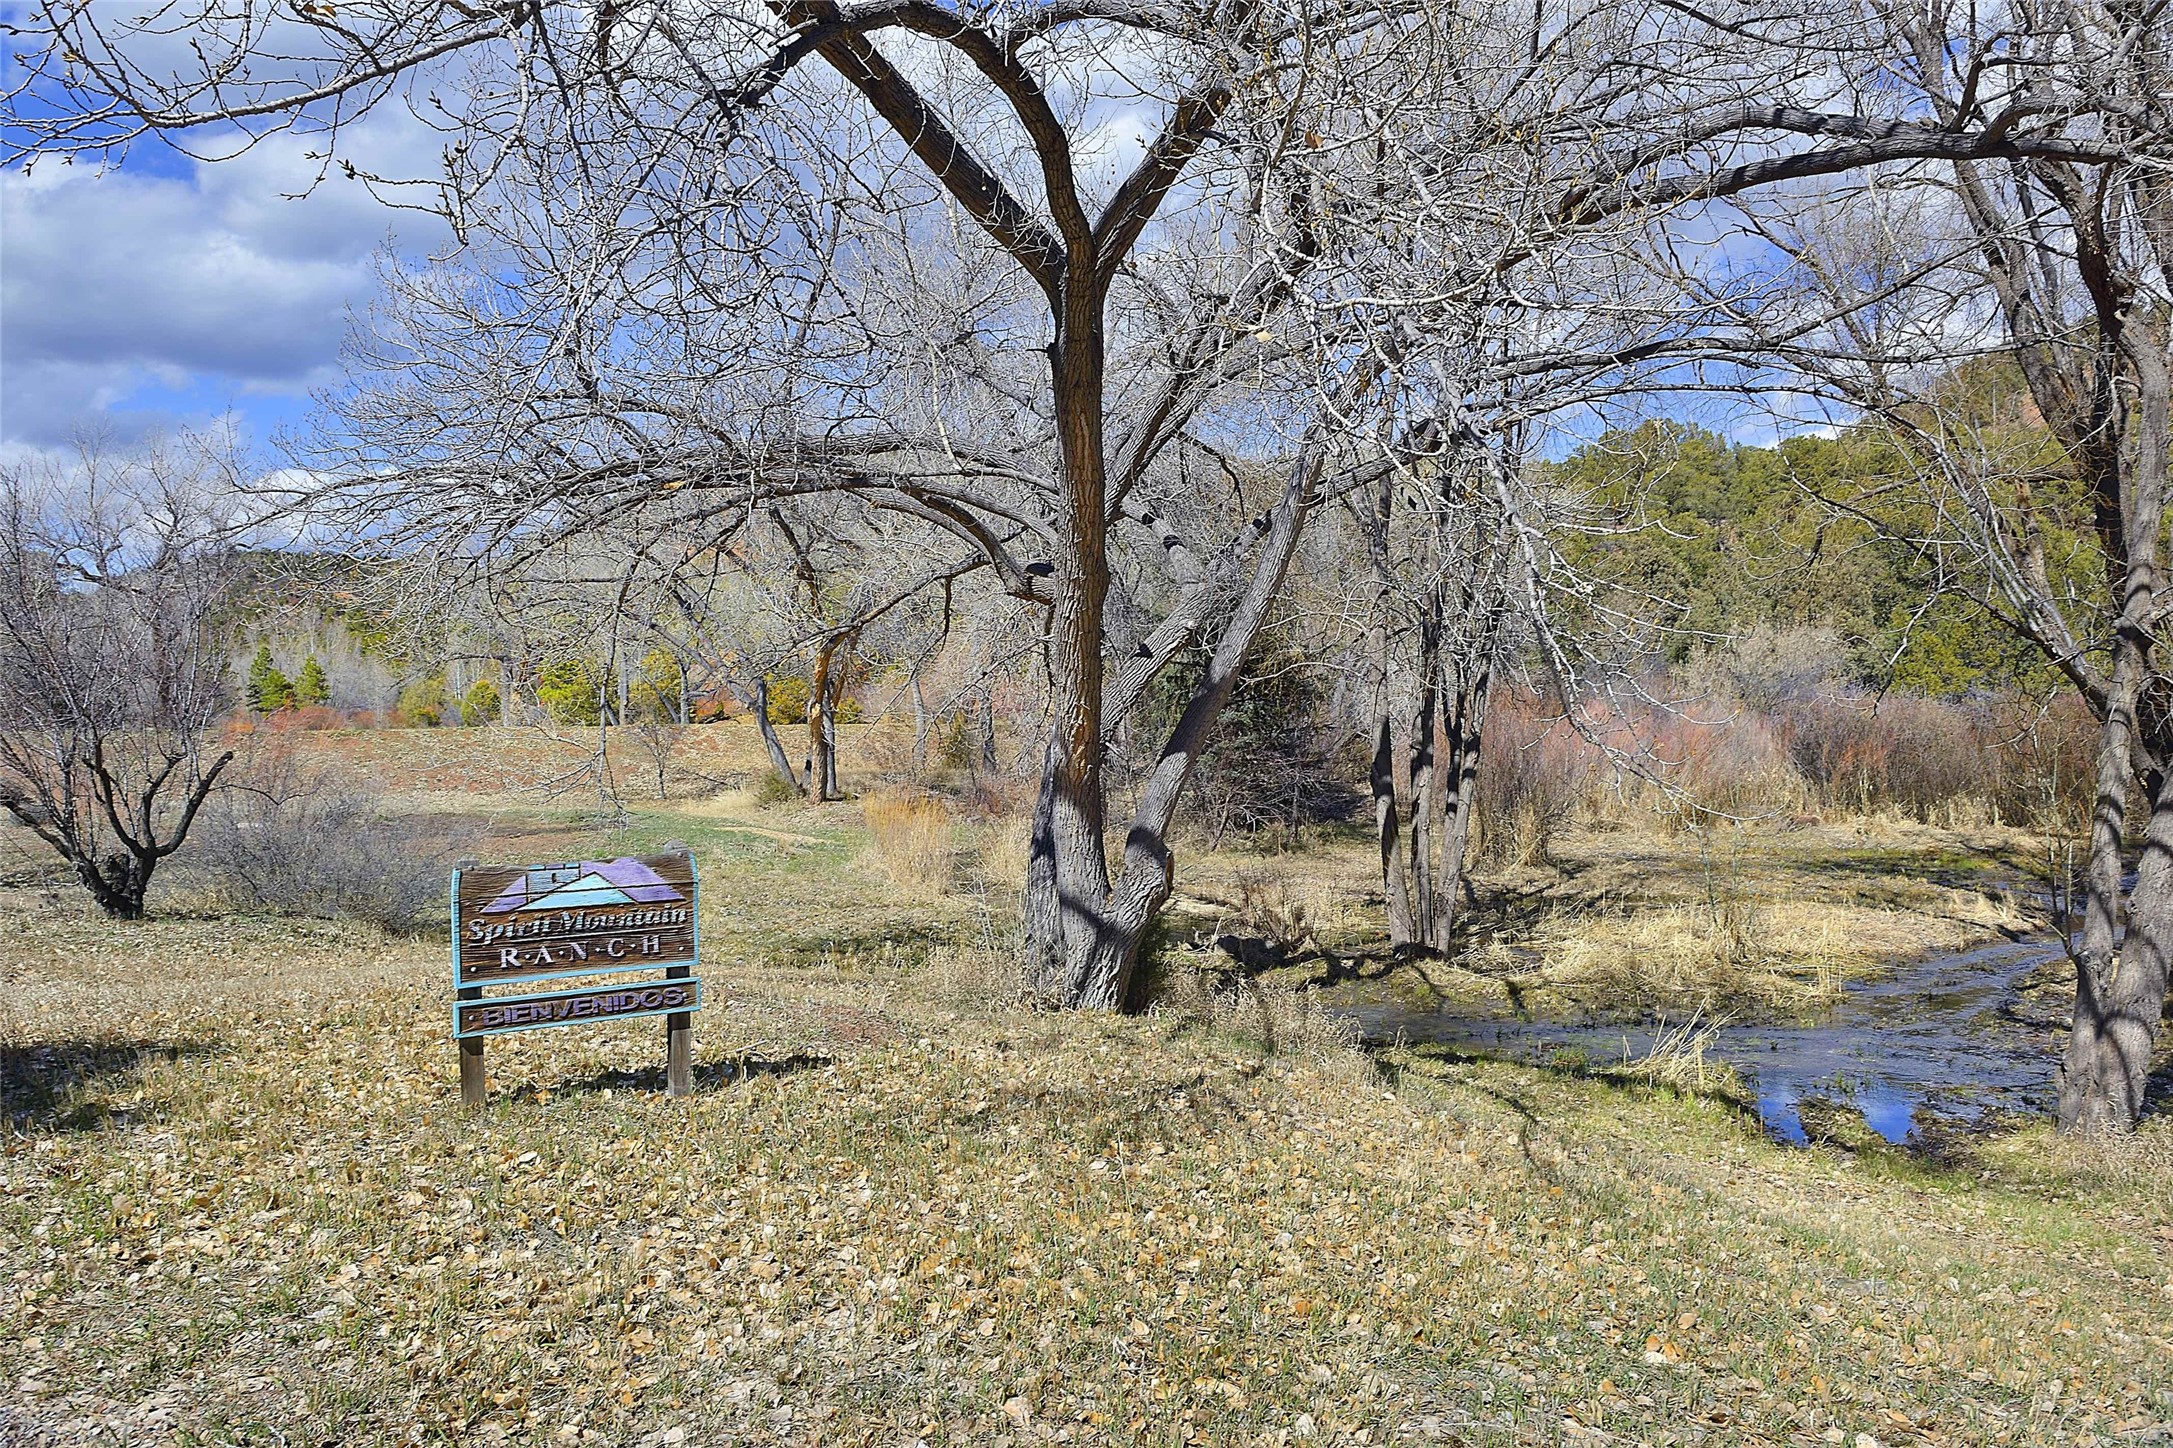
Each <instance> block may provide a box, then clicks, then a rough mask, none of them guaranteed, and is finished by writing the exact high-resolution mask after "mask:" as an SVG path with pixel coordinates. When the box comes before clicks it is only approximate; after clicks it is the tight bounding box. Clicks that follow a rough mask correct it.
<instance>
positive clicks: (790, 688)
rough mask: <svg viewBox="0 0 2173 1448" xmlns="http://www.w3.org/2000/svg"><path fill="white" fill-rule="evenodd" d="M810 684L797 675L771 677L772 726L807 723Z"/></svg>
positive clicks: (770, 709) (770, 710)
mask: <svg viewBox="0 0 2173 1448" xmlns="http://www.w3.org/2000/svg"><path fill="white" fill-rule="evenodd" d="M807 696H808V683H807V680H805V679H802V678H800V677H798V676H796V675H792V674H785V675H778V674H772V675H770V707H769V715H770V722H771V723H772V724H805V723H806V722H807Z"/></svg>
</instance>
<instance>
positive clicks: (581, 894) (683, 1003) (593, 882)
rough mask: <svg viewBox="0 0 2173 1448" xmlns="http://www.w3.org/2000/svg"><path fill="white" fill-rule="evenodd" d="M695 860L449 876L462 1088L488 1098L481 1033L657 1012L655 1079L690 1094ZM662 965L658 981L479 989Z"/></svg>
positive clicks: (696, 939)
mask: <svg viewBox="0 0 2173 1448" xmlns="http://www.w3.org/2000/svg"><path fill="white" fill-rule="evenodd" d="M699 884H700V881H699V879H698V877H697V875H696V872H695V868H694V857H693V856H692V855H691V854H689V853H688V852H687V850H686V848H685V847H684V846H679V847H677V848H669V847H668V848H667V852H666V853H665V854H662V855H651V856H647V857H644V858H636V857H634V856H632V855H621V856H620V857H618V858H617V859H613V860H571V861H568V862H566V863H565V864H559V865H510V866H489V865H463V866H462V867H461V868H460V869H458V870H455V871H454V872H453V887H452V907H453V995H454V1001H453V1037H454V1039H455V1040H456V1041H458V1043H459V1045H460V1096H461V1100H463V1101H464V1102H466V1103H467V1104H469V1105H471V1106H480V1105H482V1104H483V1102H484V1100H485V1099H486V1098H487V1096H488V1094H489V1077H488V1075H487V1074H486V1072H485V1068H484V1064H483V1038H484V1037H486V1036H497V1035H504V1034H506V1033H507V1032H509V1031H532V1030H538V1029H541V1028H543V1027H545V1026H573V1025H583V1024H591V1023H596V1022H602V1021H621V1020H631V1019H634V1018H637V1017H641V1016H663V1017H664V1018H665V1021H664V1061H665V1065H664V1078H665V1084H666V1087H667V1089H668V1090H669V1091H670V1092H671V1094H672V1095H674V1096H685V1095H687V1094H688V1093H689V1092H690V1091H692V1090H693V1060H694V1012H695V1011H696V1010H697V1009H698V1008H699V1007H700V1006H701V1003H702V983H701V982H700V981H698V980H696V979H694V965H695V961H696V959H697V957H698V956H699V954H700V946H701V929H700V925H699V923H698V920H699V917H698V911H697V895H698V890H699ZM655 970H662V971H663V972H664V978H663V979H661V980H657V979H649V980H639V981H634V982H631V983H626V982H616V983H613V984H610V985H597V986H584V987H578V988H575V989H572V990H561V991H553V992H549V993H544V994H538V993H533V992H531V993H527V994H512V995H499V996H486V995H485V994H484V989H485V987H488V986H494V985H504V984H532V983H534V982H538V981H546V980H564V979H570V978H573V977H577V976H592V975H625V974H628V973H634V972H646V971H655Z"/></svg>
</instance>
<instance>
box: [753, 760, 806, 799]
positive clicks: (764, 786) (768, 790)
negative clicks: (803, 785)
mask: <svg viewBox="0 0 2173 1448" xmlns="http://www.w3.org/2000/svg"><path fill="white" fill-rule="evenodd" d="M749 792H750V793H752V794H753V795H754V801H755V803H756V804H758V805H761V806H762V807H763V808H765V809H768V808H772V807H774V806H776V805H781V804H795V803H798V802H799V800H800V798H801V795H800V791H799V790H798V789H797V788H795V787H794V786H793V784H792V783H791V781H789V780H787V779H786V778H785V777H784V776H783V775H781V774H779V773H778V772H777V771H776V770H774V769H765V770H763V771H762V774H761V777H760V778H758V779H756V780H755V782H754V787H753V789H752V790H751V791H749Z"/></svg>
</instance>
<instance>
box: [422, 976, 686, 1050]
mask: <svg viewBox="0 0 2173 1448" xmlns="http://www.w3.org/2000/svg"><path fill="white" fill-rule="evenodd" d="M701 1004H702V983H701V982H700V981H698V980H695V979H693V978H692V977H688V978H686V979H681V980H662V981H641V982H637V983H635V984H633V985H592V986H586V987H583V988H582V989H580V990H564V991H554V992H552V993H551V994H549V995H519V996H491V997H489V998H486V999H483V1000H470V1001H456V1002H454V1004H453V1034H454V1035H455V1036H459V1037H467V1036H496V1035H502V1034H503V1033H505V1032H507V1031H532V1030H535V1029H537V1028H539V1027H542V1026H578V1025H582V1024H585V1023H588V1022H594V1021H623V1020H629V1019H631V1018H633V1017H635V1016H662V1015H669V1014H670V1013H671V1012H673V1011H691V1010H698V1009H700V1008H701Z"/></svg>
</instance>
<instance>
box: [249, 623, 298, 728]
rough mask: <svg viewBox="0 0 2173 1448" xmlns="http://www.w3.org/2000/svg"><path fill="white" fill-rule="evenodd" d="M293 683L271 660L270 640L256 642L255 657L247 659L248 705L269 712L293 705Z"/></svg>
mask: <svg viewBox="0 0 2173 1448" xmlns="http://www.w3.org/2000/svg"><path fill="white" fill-rule="evenodd" d="M294 703H295V697H294V684H293V682H292V681H291V680H289V679H288V678H287V676H286V675H285V674H283V673H281V672H280V671H279V666H278V665H277V664H275V663H273V662H272V644H271V640H269V639H263V640H259V641H258V643H257V652H256V657H255V658H253V659H251V660H250V661H249V707H250V708H252V709H254V710H256V711H257V712H258V713H259V714H270V713H274V712H276V711H278V710H280V709H291V708H293V707H294Z"/></svg>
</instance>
